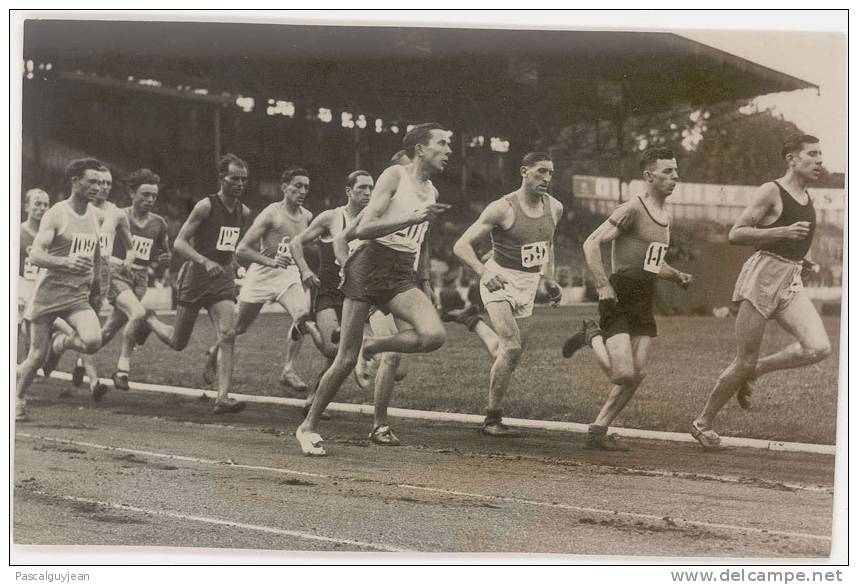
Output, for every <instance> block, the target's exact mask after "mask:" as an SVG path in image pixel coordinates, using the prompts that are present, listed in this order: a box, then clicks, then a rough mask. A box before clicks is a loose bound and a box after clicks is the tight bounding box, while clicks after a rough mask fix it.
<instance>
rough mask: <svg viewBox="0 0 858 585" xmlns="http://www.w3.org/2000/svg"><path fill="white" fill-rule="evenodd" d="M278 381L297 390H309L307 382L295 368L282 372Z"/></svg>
mask: <svg viewBox="0 0 858 585" xmlns="http://www.w3.org/2000/svg"><path fill="white" fill-rule="evenodd" d="M278 381H279V382H280V384H281V385H282V386H286V387H287V388H291V389H292V390H294V391H295V392H307V391H308V390H309V387H308V386H307V383H306V382H305V381H304V380H302V379H301V376H299V375H298V374H296V373H295V371H294V370H284V371H283V372H281V374H280V379H279V380H278Z"/></svg>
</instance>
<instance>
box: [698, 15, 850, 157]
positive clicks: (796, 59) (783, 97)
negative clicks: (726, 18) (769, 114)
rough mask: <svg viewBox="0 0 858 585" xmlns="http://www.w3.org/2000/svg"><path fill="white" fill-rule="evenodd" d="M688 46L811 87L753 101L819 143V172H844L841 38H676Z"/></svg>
mask: <svg viewBox="0 0 858 585" xmlns="http://www.w3.org/2000/svg"><path fill="white" fill-rule="evenodd" d="M681 34H682V35H683V36H685V37H687V38H689V39H692V40H694V41H697V42H700V43H703V44H706V45H709V46H711V47H715V48H717V49H721V50H722V51H726V52H728V53H732V54H733V55H737V56H739V57H742V58H744V59H748V60H749V61H754V62H755V63H759V64H760V65H764V66H766V67H769V68H771V69H775V70H777V71H780V72H782V73H787V74H789V75H793V76H795V77H798V78H799V79H803V80H805V81H809V82H811V83H815V84H817V85H818V86H819V92H817V91H816V90H815V89H807V90H801V91H792V92H784V93H777V94H770V95H767V96H761V97H759V98H757V103H758V104H759V105H760V106H761V107H762V108H773V109H774V110H775V111H776V112H778V113H781V114H783V117H784V118H785V119H787V120H790V121H791V122H793V123H794V124H795V125H796V126H798V127H799V128H800V129H801V130H803V131H804V132H807V133H809V134H813V135H815V136H817V137H819V139H820V140H821V141H822V148H823V155H824V159H825V166H826V167H828V170H830V171H833V172H843V171H844V170H845V169H846V36H845V35H841V34H836V33H799V32H774V31H754V32H747V31H695V32H682V33H681Z"/></svg>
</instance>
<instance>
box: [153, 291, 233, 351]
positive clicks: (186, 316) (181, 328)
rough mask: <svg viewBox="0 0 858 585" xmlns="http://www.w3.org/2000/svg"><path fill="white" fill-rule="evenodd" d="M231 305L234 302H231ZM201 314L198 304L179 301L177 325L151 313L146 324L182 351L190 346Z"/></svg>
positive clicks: (163, 341)
mask: <svg viewBox="0 0 858 585" xmlns="http://www.w3.org/2000/svg"><path fill="white" fill-rule="evenodd" d="M231 306H232V302H230V307H231ZM199 314H200V308H199V307H198V306H197V305H188V304H184V303H179V306H178V307H177V308H176V322H175V325H173V326H170V325H167V324H166V323H164V322H163V321H161V320H160V319H158V318H157V317H156V316H155V315H153V314H151V313H149V314H148V315H147V316H146V324H147V325H148V326H149V327H150V328H151V329H152V333H154V334H155V337H157V338H158V339H160V340H161V342H162V343H164V345H166V346H167V347H169V348H171V349H174V350H176V351H182V350H183V349H185V348H186V347H187V346H188V341H190V339H191V333H193V332H194V325H196V323H197V317H198V316H199Z"/></svg>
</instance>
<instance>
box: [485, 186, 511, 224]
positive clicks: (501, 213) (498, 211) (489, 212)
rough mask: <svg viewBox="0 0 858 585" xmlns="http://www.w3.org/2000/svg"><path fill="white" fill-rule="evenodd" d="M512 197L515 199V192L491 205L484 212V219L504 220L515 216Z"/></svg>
mask: <svg viewBox="0 0 858 585" xmlns="http://www.w3.org/2000/svg"><path fill="white" fill-rule="evenodd" d="M512 197H515V193H514V192H513V193H507V194H506V195H504V196H503V197H501V198H499V199H495V200H494V201H492V202H491V203H489V204H488V205H487V206H486V208H485V209H484V210H483V217H484V218H486V219H488V220H502V219H504V218H507V217H510V216H511V215H513V214H514V213H515V212H514V211H513V200H512Z"/></svg>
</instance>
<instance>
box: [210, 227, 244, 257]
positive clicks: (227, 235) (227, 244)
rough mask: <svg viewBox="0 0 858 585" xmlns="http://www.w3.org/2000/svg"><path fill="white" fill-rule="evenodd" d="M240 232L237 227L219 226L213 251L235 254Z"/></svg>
mask: <svg viewBox="0 0 858 585" xmlns="http://www.w3.org/2000/svg"><path fill="white" fill-rule="evenodd" d="M240 232H241V228H238V227H227V226H221V228H220V234H219V235H218V237H217V244H216V245H215V249H217V250H220V251H221V252H235V247H236V246H237V245H238V236H239V233H240Z"/></svg>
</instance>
